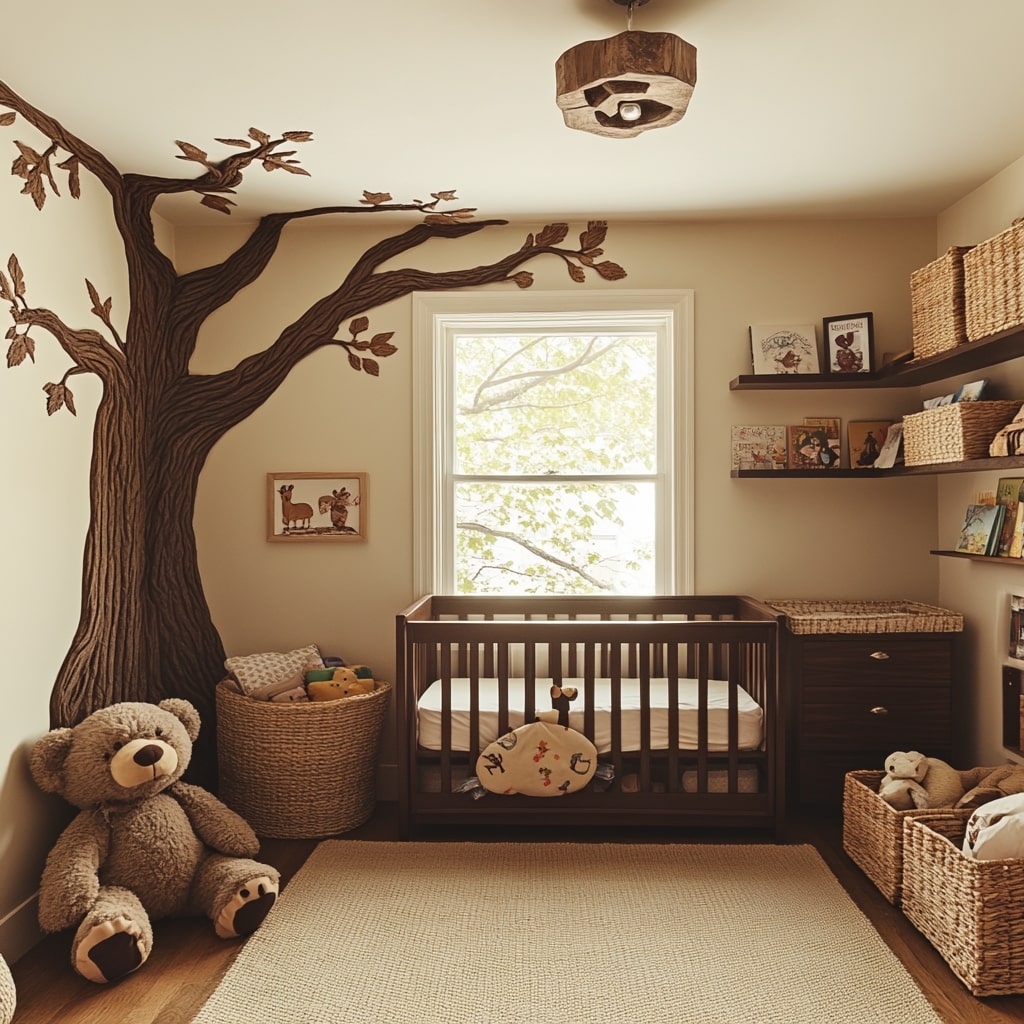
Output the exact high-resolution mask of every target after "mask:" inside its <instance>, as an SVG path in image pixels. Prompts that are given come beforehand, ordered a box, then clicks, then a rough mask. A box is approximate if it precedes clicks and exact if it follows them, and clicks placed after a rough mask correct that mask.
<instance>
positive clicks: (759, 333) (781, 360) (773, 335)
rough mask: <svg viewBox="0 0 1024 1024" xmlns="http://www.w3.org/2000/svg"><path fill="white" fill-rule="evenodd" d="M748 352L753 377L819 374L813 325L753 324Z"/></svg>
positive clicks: (816, 342) (815, 335) (816, 343)
mask: <svg viewBox="0 0 1024 1024" xmlns="http://www.w3.org/2000/svg"><path fill="white" fill-rule="evenodd" d="M750 351H751V356H752V357H753V365H754V373H755V374H757V373H817V372H818V341H817V334H816V333H815V330H814V324H752V325H751V327H750Z"/></svg>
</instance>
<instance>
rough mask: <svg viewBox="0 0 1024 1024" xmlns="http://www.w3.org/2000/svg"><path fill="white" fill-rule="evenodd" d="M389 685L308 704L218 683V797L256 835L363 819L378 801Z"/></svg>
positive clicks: (341, 826) (339, 828) (333, 828)
mask: <svg viewBox="0 0 1024 1024" xmlns="http://www.w3.org/2000/svg"><path fill="white" fill-rule="evenodd" d="M390 696H391V684H390V683H385V682H378V683H377V688H376V689H375V690H374V691H373V693H365V694H359V695H357V696H355V697H345V698H343V699H342V700H332V701H323V702H311V703H308V704H274V703H272V702H270V701H262V700H253V699H252V698H251V697H246V696H243V695H242V694H239V693H235V692H234V691H233V690H230V689H228V687H226V686H223V685H220V686H218V687H217V756H218V760H219V772H220V797H221V799H222V800H223V801H224V802H225V803H226V804H227V805H228V806H229V807H231V808H232V809H233V810H235V811H237V812H238V813H239V814H241V815H242V817H243V818H245V819H246V821H248V822H249V824H250V825H252V827H253V829H254V830H255V831H256V833H257V835H260V836H266V837H272V838H287V839H313V838H319V837H321V836H329V835H335V834H337V833H339V832H346V831H348V830H349V829H352V828H355V827H356V826H358V825H361V824H362V823H363V822H364V821H366V820H367V818H369V817H370V815H371V814H372V813H373V809H374V806H375V803H376V777H377V751H378V747H379V743H380V734H381V727H382V725H383V722H384V714H385V712H386V711H387V707H388V699H389V698H390Z"/></svg>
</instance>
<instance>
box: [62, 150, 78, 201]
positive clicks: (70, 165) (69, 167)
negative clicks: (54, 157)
mask: <svg viewBox="0 0 1024 1024" xmlns="http://www.w3.org/2000/svg"><path fill="white" fill-rule="evenodd" d="M57 166H58V167H59V168H60V169H61V170H62V171H67V172H68V189H69V191H70V192H71V198H72V199H78V198H80V197H81V195H82V179H81V175H79V173H78V158H77V157H74V156H69V157H68V158H67V160H62V161H61V162H60V163H59V164H57Z"/></svg>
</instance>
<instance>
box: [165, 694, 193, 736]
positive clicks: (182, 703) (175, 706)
mask: <svg viewBox="0 0 1024 1024" xmlns="http://www.w3.org/2000/svg"><path fill="white" fill-rule="evenodd" d="M157 707H160V708H163V709H164V711H169V712H170V713H171V714H172V715H174V717H175V718H177V719H178V721H179V722H181V724H182V725H183V726H185V731H186V732H187V733H188V738H189V739H190V740H192V741H193V742H195V738H196V737H197V736H198V735H199V712H198V711H197V710H196V708H195V705H194V704H190V703H189V702H188V701H187V700H183V699H182V698H181V697H168V698H167V700H162V701H160V703H159V704H158V705H157Z"/></svg>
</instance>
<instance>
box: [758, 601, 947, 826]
mask: <svg viewBox="0 0 1024 1024" xmlns="http://www.w3.org/2000/svg"><path fill="white" fill-rule="evenodd" d="M768 603H769V604H771V605H772V607H774V608H776V609H778V610H779V611H781V612H783V613H784V614H785V615H786V619H785V626H784V629H783V632H782V641H781V645H780V658H781V669H782V671H781V676H780V679H781V685H782V692H783V696H784V704H785V707H786V712H785V714H786V747H787V755H786V761H787V776H788V778H789V780H790V785H789V798H790V800H791V801H793V802H796V803H797V804H804V805H808V804H811V805H830V806H833V807H839V806H841V804H842V799H843V778H844V776H845V774H846V772H848V771H853V770H857V769H878V770H881V769H882V768H883V765H884V762H885V758H886V757H887V756H888V755H889V754H890V753H892V752H893V751H894V750H919V751H921V753H923V754H926V755H928V756H929V757H941V758H943V759H944V760H951V759H952V756H953V749H952V748H953V716H952V702H953V687H954V673H955V665H956V646H957V641H958V638H959V635H960V633H961V632H962V630H963V619H962V617H961V616H960V615H958V614H957V613H956V612H951V611H949V610H947V609H942V608H935V607H934V606H931V605H922V604H920V603H917V602H908V601H900V602H872V601H861V602H828V601H788V600H772V601H769V602H768Z"/></svg>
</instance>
